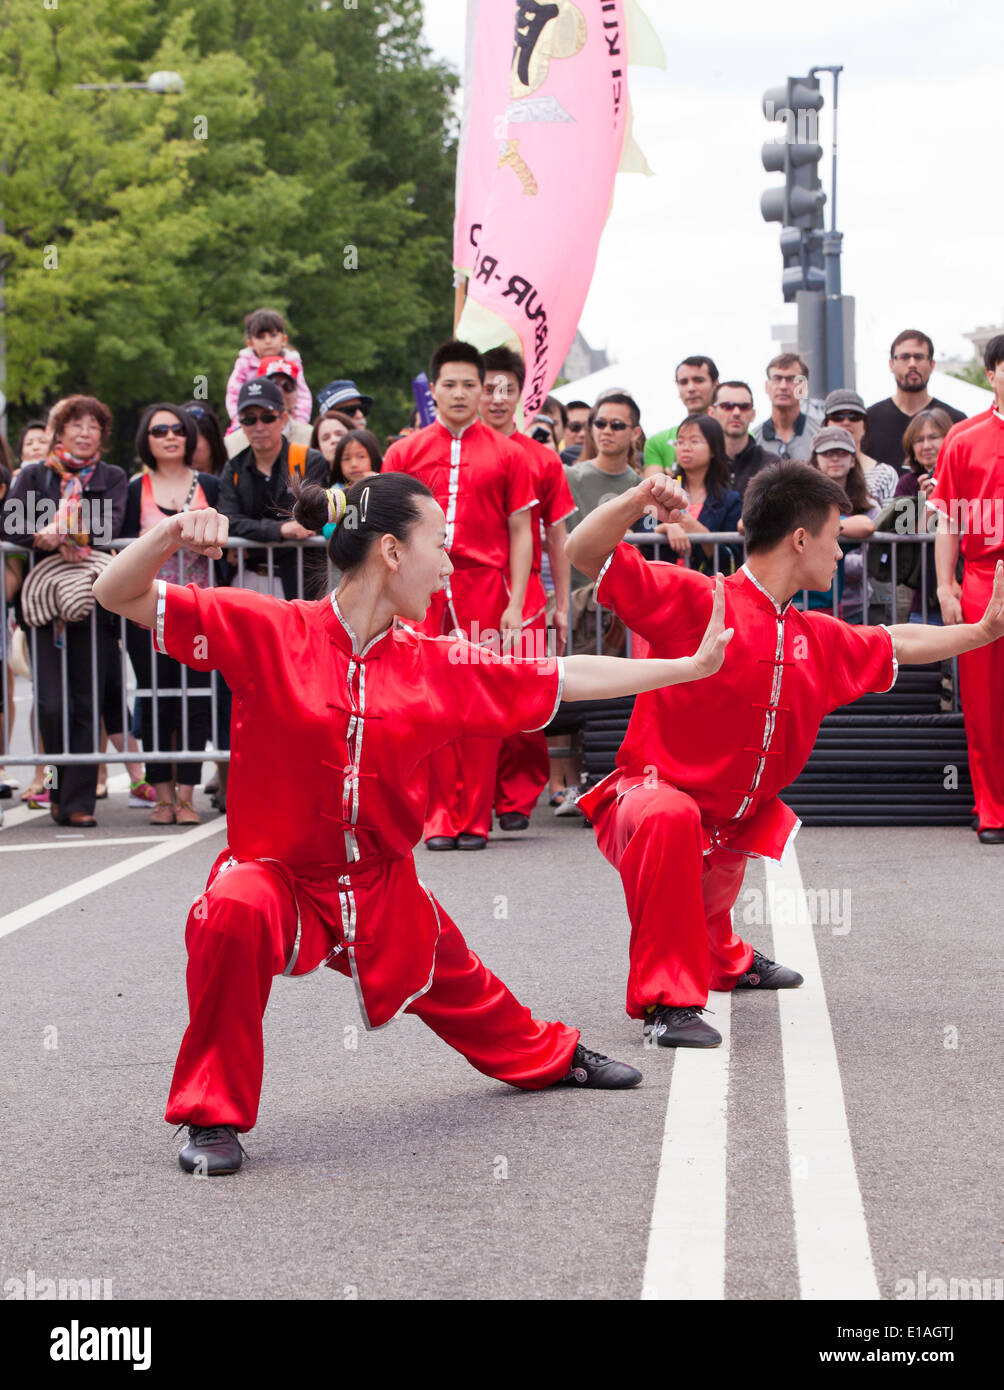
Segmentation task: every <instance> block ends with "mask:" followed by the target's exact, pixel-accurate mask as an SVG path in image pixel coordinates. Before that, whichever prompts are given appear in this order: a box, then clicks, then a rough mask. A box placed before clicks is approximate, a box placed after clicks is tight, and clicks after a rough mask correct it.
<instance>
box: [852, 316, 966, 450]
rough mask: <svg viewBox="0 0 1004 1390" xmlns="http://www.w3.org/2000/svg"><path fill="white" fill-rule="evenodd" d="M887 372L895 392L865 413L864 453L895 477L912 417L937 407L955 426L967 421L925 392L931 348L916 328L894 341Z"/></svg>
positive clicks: (930, 361) (954, 410) (898, 334)
mask: <svg viewBox="0 0 1004 1390" xmlns="http://www.w3.org/2000/svg"><path fill="white" fill-rule="evenodd" d="M889 370H890V371H891V372H892V374H893V377H894V378H895V381H896V390H895V391H894V392H893V393H892V395H891V396H889V397H887V399H886V400H884V401H877V402H876V403H875V405H873V406H869V408H868V410H867V412H866V413H865V422H866V423H865V438H864V450H865V452H866V453H867V454H870V455H871V457H872V458H874V459H878V461H879V463H887V464H889V466H890V467H891V468H895V470H896V472H897V473H902V472H903V468H904V458H903V435H904V434H905V433H906V427H907V425H909V423H910V421H911V420H912V419H913V417H914V416H915V415H917V414H918V413H919V412H920V411H921V410H930V409H932V407H934V406H937V407H938V408H939V409H940V410H943V411H944V412H945V414H946V415H948V416H950V417H951V419H952V422H953V423H954V424H958V422H959V421H960V420H964V419H965V418H966V417H965V414H964V413H963V411H961V410H956V409H955V407H954V406H953V405H949V404H948V403H947V402H946V401H939V400H938V398H937V397H936V396H932V395H931V394H930V392H929V391H928V389H927V383H928V382H929V381H930V379H931V373H932V372H933V371H934V344H933V343H932V341H931V339H930V338H929V337H928V336H927V334H926V333H921V331H920V330H919V329H918V328H904V329H903V332H902V333H897V334H896V337H895V338H893V340H892V347H891V348H890V349H889Z"/></svg>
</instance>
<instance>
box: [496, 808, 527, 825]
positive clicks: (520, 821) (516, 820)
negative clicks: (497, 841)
mask: <svg viewBox="0 0 1004 1390" xmlns="http://www.w3.org/2000/svg"><path fill="white" fill-rule="evenodd" d="M529 828H530V817H529V816H524V815H523V813H522V812H521V811H503V812H502V814H501V815H500V816H499V829H500V830H528V829H529Z"/></svg>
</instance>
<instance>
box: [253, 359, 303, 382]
mask: <svg viewBox="0 0 1004 1390" xmlns="http://www.w3.org/2000/svg"><path fill="white" fill-rule="evenodd" d="M258 375H259V376H288V377H289V378H290V380H292V381H299V379H300V367H299V364H298V363H296V362H291V361H290V360H289V358H288V357H280V356H278V354H276V355H275V356H273V357H263V358H262V359H261V361H260V362H259V363H258Z"/></svg>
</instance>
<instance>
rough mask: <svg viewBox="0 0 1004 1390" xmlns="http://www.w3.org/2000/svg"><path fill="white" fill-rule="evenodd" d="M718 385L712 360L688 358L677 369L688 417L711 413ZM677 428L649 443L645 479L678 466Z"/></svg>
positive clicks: (647, 445)
mask: <svg viewBox="0 0 1004 1390" xmlns="http://www.w3.org/2000/svg"><path fill="white" fill-rule="evenodd" d="M717 385H718V368H717V367H716V366H715V364H714V362H712V360H711V358H710V357H685V358H684V359H683V361H682V362H681V363H680V365H679V366H678V367H677V369H676V389H677V390H678V391H679V393H680V400H681V401H682V402H683V408H684V410H685V411H686V413H687V414H688V415H705V414H707V412H708V411H710V409H711V401H712V399H713V397H714V394H715V387H716V386H717ZM676 430H677V426H676V425H674V426H673V428H672V429H669V430H660V431H659V433H658V434H653V435H652V436H651V437H650V438H649V439H648V440H647V441H646V443H645V467H644V468H643V470H642V477H643V478H647V477H649V476H650V475H651V474H653V473H664V472H667V471H668V470H670V469H672V467H673V465H674V464H675V463H676V449H675V448H674V443H673V441H674V440H675V439H676Z"/></svg>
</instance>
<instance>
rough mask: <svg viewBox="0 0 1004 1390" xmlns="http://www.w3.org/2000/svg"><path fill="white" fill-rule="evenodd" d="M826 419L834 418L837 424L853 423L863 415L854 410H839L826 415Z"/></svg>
mask: <svg viewBox="0 0 1004 1390" xmlns="http://www.w3.org/2000/svg"><path fill="white" fill-rule="evenodd" d="M826 418H827V420H835V421H836V422H837V424H838V425H854V424H856V423H857V422H858V420H863V419H864V418H865V417H864V416H863V415H861V414H859V413H858V412H857V411H854V410H841V411H839V412H838V413H837V414H836V415H827V417H826Z"/></svg>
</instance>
